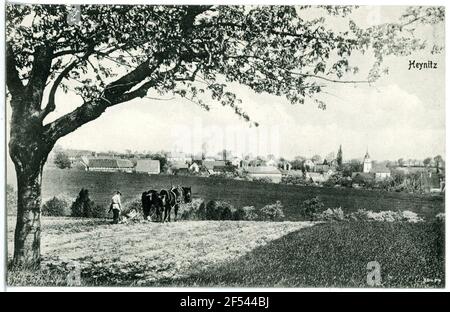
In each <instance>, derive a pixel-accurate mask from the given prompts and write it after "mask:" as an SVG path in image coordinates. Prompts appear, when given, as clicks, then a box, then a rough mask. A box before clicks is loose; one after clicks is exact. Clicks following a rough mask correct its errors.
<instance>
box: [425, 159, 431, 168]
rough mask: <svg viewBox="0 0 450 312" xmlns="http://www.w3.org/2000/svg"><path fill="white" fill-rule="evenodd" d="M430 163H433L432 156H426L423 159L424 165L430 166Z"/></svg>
mask: <svg viewBox="0 0 450 312" xmlns="http://www.w3.org/2000/svg"><path fill="white" fill-rule="evenodd" d="M430 164H431V157H427V158H425V159H424V160H423V165H424V166H425V167H429V166H430Z"/></svg>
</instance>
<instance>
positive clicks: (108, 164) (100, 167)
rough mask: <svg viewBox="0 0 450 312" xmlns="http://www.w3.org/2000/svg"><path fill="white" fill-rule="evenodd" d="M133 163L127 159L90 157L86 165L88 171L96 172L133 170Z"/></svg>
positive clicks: (129, 171)
mask: <svg viewBox="0 0 450 312" xmlns="http://www.w3.org/2000/svg"><path fill="white" fill-rule="evenodd" d="M133 168H134V165H133V163H132V162H131V161H130V160H128V159H113V158H91V159H89V164H88V167H87V170H88V171H97V172H128V173H131V172H133Z"/></svg>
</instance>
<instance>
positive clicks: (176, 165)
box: [168, 161, 189, 174]
mask: <svg viewBox="0 0 450 312" xmlns="http://www.w3.org/2000/svg"><path fill="white" fill-rule="evenodd" d="M188 172H189V165H188V164H187V163H186V162H184V161H173V162H171V163H170V167H169V169H168V173H169V174H180V173H188Z"/></svg>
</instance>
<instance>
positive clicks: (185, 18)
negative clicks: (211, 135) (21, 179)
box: [6, 4, 444, 135]
mask: <svg viewBox="0 0 450 312" xmlns="http://www.w3.org/2000/svg"><path fill="white" fill-rule="evenodd" d="M80 8H81V9H80V20H79V22H77V23H69V22H68V18H67V17H68V14H69V13H70V10H71V8H70V7H69V6H65V5H37V4H33V5H25V4H8V5H7V25H6V40H7V47H8V49H7V52H8V53H7V54H8V57H11V58H12V59H13V60H14V63H13V64H14V65H15V67H16V69H17V71H18V77H8V78H12V79H15V78H18V79H20V80H22V81H27V80H28V79H29V78H30V77H31V75H32V73H33V72H32V69H33V68H35V67H36V66H42V67H43V68H46V66H48V69H47V70H46V71H45V72H47V73H48V77H44V79H45V80H50V81H53V82H54V83H53V84H52V85H51V86H50V87H49V88H51V94H50V101H49V103H48V110H47V109H46V112H45V113H49V112H51V111H53V110H54V106H55V104H56V103H54V100H55V98H54V93H55V92H56V90H57V89H58V88H61V90H62V91H64V92H66V93H67V92H74V93H76V94H77V95H79V96H80V97H81V98H82V99H83V101H84V103H85V106H83V107H82V108H80V109H78V110H76V112H74V115H77V116H81V113H87V110H86V109H87V108H92V109H94V108H95V109H98V110H99V111H103V110H104V109H105V108H106V107H108V106H112V105H115V104H118V103H121V102H126V101H128V100H131V99H133V98H136V97H144V96H146V94H147V91H148V90H149V89H153V90H154V91H156V93H158V94H165V93H172V94H175V95H178V96H180V97H182V98H185V99H187V100H189V101H192V102H194V103H196V104H198V105H200V106H201V107H203V108H205V109H207V110H209V108H210V107H209V105H210V104H206V103H207V102H206V100H205V96H206V97H209V98H212V99H213V100H215V101H216V102H218V103H220V104H221V105H223V106H227V107H229V108H231V109H232V110H233V111H234V112H235V113H236V114H238V115H239V116H241V117H242V118H243V119H244V120H247V121H248V120H250V117H249V116H248V115H247V114H246V113H245V112H244V111H243V110H242V108H241V107H240V104H241V100H240V99H239V98H238V97H237V96H236V94H234V93H233V92H232V91H231V90H230V89H229V88H228V85H229V83H232V82H235V83H240V84H244V85H247V86H249V87H250V88H251V89H252V90H253V91H255V92H257V93H262V92H266V93H270V94H274V95H278V96H284V97H286V98H287V99H288V100H289V101H290V102H292V103H302V104H303V103H304V102H305V99H306V98H310V99H311V101H312V102H313V103H315V104H317V105H318V107H319V108H322V109H325V107H326V103H324V102H323V101H322V100H321V99H320V98H317V97H316V95H317V94H318V93H320V92H321V91H322V90H323V89H324V88H326V87H327V85H328V84H329V83H335V82H346V83H348V82H350V83H367V82H371V81H375V80H376V79H377V78H378V77H379V76H380V75H381V74H382V72H383V71H385V69H384V68H382V62H383V58H384V57H385V56H388V55H408V54H410V53H411V52H412V51H415V50H418V49H425V48H426V45H425V42H424V41H423V40H421V39H420V38H417V37H416V36H414V26H415V25H417V24H421V23H422V24H436V23H440V22H442V21H443V19H444V8H443V7H412V8H408V9H407V10H406V11H405V13H404V15H403V16H402V18H401V20H400V21H399V22H397V23H391V24H382V25H375V26H372V27H370V28H368V29H362V28H360V27H359V26H358V25H357V24H356V23H355V22H353V21H352V20H351V13H352V11H354V10H357V7H351V6H319V7H311V6H296V7H294V6H214V5H211V6H159V5H154V6H148V5H147V6H146V5H133V6H129V5H104V6H98V5H82V6H81V7H80ZM314 10H322V11H323V14H322V16H321V17H318V18H308V17H309V13H310V12H311V11H314ZM327 15H329V16H339V17H340V18H341V19H347V20H348V21H349V27H348V29H346V30H344V31H336V30H333V29H332V28H330V26H329V23H327ZM30 21H31V22H30ZM439 50H440V48H439V46H438V45H437V44H435V45H434V46H433V47H432V51H435V52H438V51H439ZM355 52H361V53H365V54H368V53H369V52H370V53H372V54H373V56H374V57H375V62H374V64H373V67H372V69H371V70H370V72H369V73H368V76H367V79H363V80H355V81H352V80H346V77H348V76H349V75H352V74H355V73H357V72H358V67H357V66H356V65H354V64H352V63H351V58H350V56H351V55H353V54H354V53H355ZM44 54H45V56H46V57H43V58H42V59H39V56H42V55H44ZM37 62H41V63H37ZM8 73H9V74H10V75H13V74H14V71H9V72H8ZM119 73H122V76H120V74H119ZM117 76H119V77H117ZM16 82H17V81H13V80H11V83H10V84H8V88H11V87H14V86H16V87H17V85H18V84H17V83H16ZM69 82H70V83H69ZM134 87H136V88H134ZM133 88H134V89H133ZM132 89H133V90H132ZM10 91H11V90H10ZM94 111H95V113H94ZM94 111H92V112H91V113H92V116H91V117H89V118H86V119H84V120H80V121H79V122H81V123H84V122H88V121H90V120H91V118H96V117H97V116H93V115H96V114H97V113H98V112H97V111H96V110H94ZM66 117H74V116H73V115H70V114H69V115H67V116H66ZM63 120H66V119H61V120H59V121H63ZM59 121H55V123H53V125H60V124H61V123H60V122H59ZM74 126H75V127H69V128H67V129H64V130H65V131H62V132H61V133H58V135H63V134H65V133H66V132H67V131H69V132H70V131H73V130H74V129H76V127H77V126H79V125H74Z"/></svg>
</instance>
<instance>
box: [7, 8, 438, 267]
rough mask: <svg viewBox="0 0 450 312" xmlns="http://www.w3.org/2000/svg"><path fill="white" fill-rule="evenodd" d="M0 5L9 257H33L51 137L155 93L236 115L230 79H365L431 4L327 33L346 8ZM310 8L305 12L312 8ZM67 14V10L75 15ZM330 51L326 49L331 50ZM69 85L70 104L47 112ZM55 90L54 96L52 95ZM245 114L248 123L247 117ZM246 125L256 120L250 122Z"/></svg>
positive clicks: (257, 86)
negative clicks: (12, 187) (13, 185)
mask: <svg viewBox="0 0 450 312" xmlns="http://www.w3.org/2000/svg"><path fill="white" fill-rule="evenodd" d="M310 9H311V8H310V7H309V6H298V7H292V6H254V7H244V6H213V5H211V6H159V5H152V6H145V5H135V6H130V5H122V6H121V5H114V6H113V5H111V6H109V5H102V6H100V5H83V6H80V11H79V17H80V19H79V21H73V20H72V19H69V18H68V17H69V16H72V13H73V12H72V10H77V9H76V7H75V8H73V7H70V6H65V5H38V4H34V5H25V4H12V3H9V4H8V5H7V6H6V11H7V16H6V21H7V23H6V49H5V50H6V84H7V90H8V102H9V105H10V106H11V111H12V117H11V122H10V127H11V131H10V141H9V153H10V156H11V159H12V161H13V162H14V165H15V169H16V173H17V182H18V183H17V185H18V191H17V192H18V205H17V208H18V211H17V223H16V230H15V238H14V259H13V262H14V264H16V265H20V264H29V265H32V264H37V263H39V260H40V228H41V226H40V205H41V179H42V168H43V166H44V164H45V162H46V160H47V157H48V154H49V152H50V151H51V150H52V148H53V146H54V145H55V144H56V142H57V141H58V140H59V139H60V138H62V137H64V136H66V135H67V134H69V133H71V132H73V131H75V130H76V129H78V128H79V127H81V126H82V125H84V124H86V123H88V122H90V121H93V120H95V119H97V118H98V117H100V115H102V114H103V112H105V110H106V109H108V108H109V107H112V106H114V105H118V104H121V103H125V102H129V101H131V100H134V99H138V98H146V100H147V101H148V100H152V99H153V100H154V98H149V97H148V96H147V93H148V92H149V90H152V91H153V92H155V93H157V94H167V93H170V94H175V95H177V96H181V97H183V98H185V99H186V100H188V101H191V102H193V103H195V104H197V105H199V106H200V107H202V108H204V109H206V110H209V105H208V104H206V102H205V100H204V98H212V99H213V100H215V101H218V102H219V103H220V104H222V105H223V106H226V107H229V108H231V109H232V110H233V112H235V113H236V114H237V115H239V116H240V117H241V118H242V119H244V120H245V121H251V120H250V117H249V116H248V114H247V113H246V112H245V111H243V110H242V108H241V105H240V103H241V101H240V99H238V97H237V96H236V94H234V93H233V92H232V91H230V90H229V88H228V86H227V84H228V83H231V82H234V83H240V84H243V85H246V86H248V87H250V88H251V89H252V90H253V91H255V92H258V93H262V92H267V93H270V94H275V95H278V96H285V97H286V98H287V99H288V100H289V101H290V102H292V103H304V102H305V99H309V100H311V101H313V102H314V103H315V104H316V105H318V107H319V108H321V109H325V108H326V103H324V102H323V101H322V100H320V98H318V97H317V95H318V94H320V92H321V91H322V90H323V88H326V86H327V84H329V83H352V84H355V83H364V84H367V83H369V82H373V81H375V80H376V79H377V78H378V77H379V76H380V75H381V74H382V72H383V70H382V68H381V64H382V62H383V58H384V57H385V56H386V55H400V54H401V55H407V54H408V53H410V52H411V51H413V50H417V49H424V48H425V45H424V43H423V41H422V40H420V39H418V38H416V37H414V35H415V34H414V31H413V28H414V27H415V26H416V24H418V23H431V24H435V23H438V22H441V21H442V20H443V17H444V8H443V7H414V8H410V9H408V10H406V12H405V14H404V15H403V17H402V19H401V20H400V21H399V22H396V23H392V24H383V25H379V26H372V27H370V28H368V29H362V28H360V27H359V26H358V25H356V24H355V23H354V22H353V21H351V20H350V21H349V23H348V25H349V28H348V29H347V30H345V31H342V32H341V31H336V30H333V29H330V25H328V24H327V23H326V18H325V17H326V16H327V15H328V14H329V15H335V16H336V15H338V16H341V17H342V18H346V19H350V15H349V14H350V13H351V11H352V10H353V9H354V8H353V7H345V6H323V7H320V9H321V10H323V12H324V15H323V16H322V17H319V18H314V19H312V20H311V19H304V18H302V17H304V16H305V15H307V14H308V10H310ZM313 9H317V8H313ZM76 15H77V14H76ZM356 52H358V53H359V52H364V53H365V55H370V54H371V55H374V56H375V58H374V59H375V61H374V64H373V67H372V69H371V70H370V72H369V73H368V74H367V79H363V80H351V79H347V77H348V76H349V75H351V74H352V73H355V72H357V70H358V69H357V67H356V66H355V65H353V64H352V62H351V60H350V59H349V57H350V55H352V53H356ZM331 56H333V57H331ZM64 93H72V95H71V96H73V94H76V95H78V96H79V97H80V98H81V99H82V104H81V105H79V106H78V107H77V108H76V109H74V110H73V111H72V112H69V113H67V114H65V115H63V116H59V117H57V116H55V117H56V118H47V117H48V116H49V115H51V114H52V113H54V114H56V112H55V109H56V107H57V106H59V105H61V103H58V101H57V99H58V98H59V95H61V96H63V94H64ZM57 94H58V97H57ZM251 122H253V121H251ZM253 123H254V124H255V125H257V123H256V122H253Z"/></svg>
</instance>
